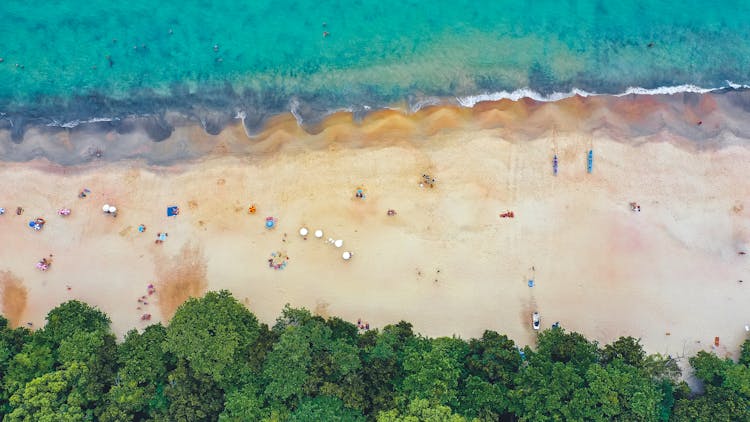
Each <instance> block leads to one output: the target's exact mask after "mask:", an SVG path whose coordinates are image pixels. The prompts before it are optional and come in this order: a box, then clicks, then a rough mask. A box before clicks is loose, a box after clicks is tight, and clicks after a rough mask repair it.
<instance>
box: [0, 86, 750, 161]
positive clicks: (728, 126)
mask: <svg viewBox="0 0 750 422" xmlns="http://www.w3.org/2000/svg"><path fill="white" fill-rule="evenodd" d="M733 86H734V85H733ZM687 87H688V88H690V89H688V90H686V91H680V92H672V91H670V90H666V91H665V92H667V93H659V92H661V91H659V90H655V91H654V92H656V93H653V92H648V93H646V92H642V91H639V90H637V89H633V90H630V91H627V92H631V93H625V94H619V95H613V94H588V93H582V92H579V91H576V90H573V91H571V92H570V93H569V94H566V95H562V94H560V95H562V96H561V97H560V98H557V97H555V96H553V97H550V98H549V99H550V100H549V101H548V100H547V99H545V98H543V97H541V96H540V95H534V94H533V93H529V92H527V91H525V90H519V91H515V92H513V93H504V94H503V93H501V94H487V95H484V94H482V95H478V96H474V97H467V98H464V99H462V98H452V99H451V98H442V99H441V98H429V97H426V98H424V99H421V100H409V101H408V102H407V101H404V102H401V103H395V104H391V105H380V106H377V107H375V108H371V107H367V106H364V107H358V108H343V109H342V108H334V109H319V108H316V107H315V106H313V105H301V104H300V103H299V101H298V100H292V103H293V104H292V105H290V106H289V107H287V108H286V109H284V107H281V108H278V109H269V110H266V111H262V110H255V111H254V112H252V113H248V111H247V110H245V109H242V108H241V106H240V105H234V106H232V105H227V104H225V105H224V106H226V107H224V106H222V107H223V108H220V109H210V108H207V107H203V106H200V107H199V106H194V105H190V104H189V103H187V104H186V105H185V106H184V107H182V108H181V109H175V110H169V109H164V110H162V111H158V110H156V109H154V110H153V112H152V113H147V114H145V115H140V116H138V115H133V114H129V113H128V114H127V115H124V116H121V117H114V118H103V117H98V118H93V119H91V120H90V121H83V122H80V124H75V125H73V124H66V123H60V122H58V123H54V121H53V122H50V120H49V119H41V118H39V119H35V120H33V121H36V122H37V123H29V122H30V121H29V120H28V119H27V118H25V117H19V119H20V121H17V122H14V117H12V116H10V115H0V156H2V157H4V158H3V160H4V161H21V162H22V161H29V160H33V159H36V158H47V159H49V160H50V161H52V162H55V163H59V164H62V165H66V166H71V165H77V164H84V163H86V162H91V161H96V160H100V159H102V160H105V161H119V160H127V159H145V160H147V161H148V162H149V163H151V164H163V165H169V164H172V163H174V162H175V161H177V160H184V159H196V158H203V157H206V156H208V155H210V153H211V152H212V151H211V150H206V149H205V148H202V146H205V144H206V142H205V140H206V139H208V140H212V139H222V138H226V136H225V135H226V132H230V133H231V134H232V136H235V135H239V132H238V131H237V129H238V128H239V129H242V131H241V132H242V135H244V136H241V137H242V138H244V139H240V140H235V141H239V142H238V145H234V146H235V147H238V148H240V149H242V148H244V149H245V150H244V151H237V152H238V153H239V154H242V153H245V152H247V149H248V148H246V145H242V144H247V143H254V142H257V141H259V140H260V141H262V140H264V139H267V138H269V137H273V136H275V135H276V133H277V132H280V133H281V135H282V136H283V135H284V134H285V133H295V134H298V135H299V136H307V135H315V134H318V133H321V132H325V131H327V129H328V128H330V127H333V126H340V125H341V124H342V123H343V122H345V123H347V124H349V125H350V126H352V128H351V134H352V135H353V136H358V137H360V138H364V139H368V138H371V137H369V136H368V135H369V133H368V131H370V130H371V128H372V127H375V126H378V125H380V124H381V123H380V122H379V120H382V119H384V118H387V119H386V120H389V121H393V120H397V119H400V120H403V121H409V122H410V124H407V125H401V126H400V127H393V128H391V129H392V130H391V131H390V132H389V134H393V135H397V136H400V137H409V136H413V135H429V134H431V133H436V132H438V131H440V130H443V129H452V128H467V127H468V128H477V129H498V130H499V131H500V132H501V133H502V136H503V137H505V138H507V139H513V140H516V139H518V140H531V139H535V138H538V137H539V136H542V135H543V134H544V133H545V132H546V131H549V130H553V129H555V130H559V131H561V132H588V133H591V134H592V135H604V136H608V137H611V138H612V139H622V140H624V141H628V140H632V139H633V138H647V137H650V136H661V135H662V134H664V133H668V134H670V135H672V136H674V137H676V138H684V139H685V140H686V141H689V142H693V143H695V144H696V146H697V147H699V148H706V147H720V146H721V145H722V144H724V143H726V142H737V139H740V140H743V141H744V140H746V139H750V124H748V123H746V121H747V111H746V110H747V109H748V107H750V106H748V104H750V90H748V89H746V88H745V87H744V86H741V87H737V88H731V87H730V88H717V89H714V90H710V89H702V88H697V87H691V86H687ZM498 96H499V98H498ZM468 98H470V99H468ZM467 101H468V103H467ZM464 103H465V104H464ZM415 107H416V108H415ZM302 110H307V111H305V112H302ZM300 113H301V114H300ZM309 113H313V114H314V113H319V114H318V115H316V116H314V117H311V116H308V115H309ZM0 114H1V113H0ZM249 114H251V115H252V116H250V115H249ZM434 116H438V117H437V118H435V117H434ZM450 120H453V121H452V122H451V121H450ZM75 122H78V120H75ZM435 123H438V124H437V125H436V124H435ZM383 124H384V125H388V123H383ZM397 126H398V125H397ZM196 131H198V132H202V134H203V135H205V136H198V134H197V133H195V132H196ZM358 132H359V133H358ZM399 132H401V133H399ZM186 134H188V135H186ZM100 138H105V139H108V140H111V141H113V142H109V143H105V142H101V141H100ZM190 139H200V141H199V142H200V143H201V144H203V145H192V144H189V145H181V146H180V148H181V150H182V151H187V152H188V153H187V154H180V151H175V148H169V147H165V146H164V145H161V144H174V143H180V142H182V143H183V144H184V143H185V142H189V141H190ZM373 140H375V139H373ZM97 141H99V142H97ZM114 141H116V144H117V145H120V147H119V148H118V147H117V146H116V145H113V144H114V143H115V142H114Z"/></svg>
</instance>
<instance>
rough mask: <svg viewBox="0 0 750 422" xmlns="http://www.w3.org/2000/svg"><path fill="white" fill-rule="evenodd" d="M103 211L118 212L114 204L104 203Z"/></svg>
mask: <svg viewBox="0 0 750 422" xmlns="http://www.w3.org/2000/svg"><path fill="white" fill-rule="evenodd" d="M102 211H104V212H106V213H109V214H114V213H116V212H117V207H115V206H114V205H109V204H104V205H103V206H102Z"/></svg>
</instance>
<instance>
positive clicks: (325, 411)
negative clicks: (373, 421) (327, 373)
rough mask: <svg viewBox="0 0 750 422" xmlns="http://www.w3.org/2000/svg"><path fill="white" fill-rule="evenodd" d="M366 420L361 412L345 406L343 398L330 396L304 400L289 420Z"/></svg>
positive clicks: (358, 421)
mask: <svg viewBox="0 0 750 422" xmlns="http://www.w3.org/2000/svg"><path fill="white" fill-rule="evenodd" d="M364 420H365V418H364V416H363V415H362V414H361V413H359V412H357V411H356V410H353V409H350V408H347V407H345V406H344V403H343V402H342V401H341V400H339V399H338V398H336V397H330V396H318V397H315V398H306V399H304V400H302V402H301V403H300V405H299V407H298V408H297V410H295V411H294V412H293V413H292V414H291V415H290V417H289V422H307V421H327V422H328V421H330V422H364Z"/></svg>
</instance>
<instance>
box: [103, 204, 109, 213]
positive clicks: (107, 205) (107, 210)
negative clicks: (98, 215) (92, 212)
mask: <svg viewBox="0 0 750 422" xmlns="http://www.w3.org/2000/svg"><path fill="white" fill-rule="evenodd" d="M102 211H104V212H109V204H104V206H103V207H102Z"/></svg>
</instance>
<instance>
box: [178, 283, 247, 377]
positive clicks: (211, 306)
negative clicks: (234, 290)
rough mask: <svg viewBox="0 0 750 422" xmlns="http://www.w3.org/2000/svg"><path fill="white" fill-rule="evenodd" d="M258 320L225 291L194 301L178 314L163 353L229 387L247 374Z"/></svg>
mask: <svg viewBox="0 0 750 422" xmlns="http://www.w3.org/2000/svg"><path fill="white" fill-rule="evenodd" d="M258 336H259V327H258V320H257V319H256V318H255V315H253V314H252V313H251V312H250V311H249V310H248V309H247V308H245V307H244V306H243V305H242V304H240V303H239V302H237V300H236V299H234V298H233V297H232V295H231V294H230V293H229V292H228V291H226V290H223V291H220V292H218V293H217V292H209V293H207V294H206V295H205V296H204V297H202V298H200V299H196V298H191V299H189V300H188V301H187V302H185V303H183V304H182V305H181V306H180V307H179V308H178V309H177V312H175V315H174V317H173V318H172V321H171V322H170V324H169V327H168V328H167V339H166V341H165V342H164V350H165V351H166V352H169V353H172V354H174V355H175V356H176V357H178V358H183V359H185V360H186V361H188V362H189V363H190V366H191V368H192V369H193V370H195V371H196V372H197V373H200V374H203V375H208V376H210V377H211V378H213V380H214V381H216V382H218V383H222V382H223V383H225V384H227V385H230V384H231V382H232V381H236V380H237V378H238V377H240V376H241V375H242V374H243V373H244V372H246V371H247V370H249V367H248V365H247V361H248V357H249V354H250V350H251V346H252V344H253V343H254V342H255V341H256V340H257V339H258Z"/></svg>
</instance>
